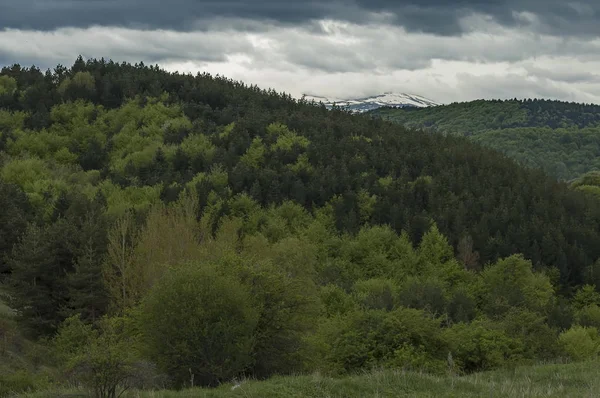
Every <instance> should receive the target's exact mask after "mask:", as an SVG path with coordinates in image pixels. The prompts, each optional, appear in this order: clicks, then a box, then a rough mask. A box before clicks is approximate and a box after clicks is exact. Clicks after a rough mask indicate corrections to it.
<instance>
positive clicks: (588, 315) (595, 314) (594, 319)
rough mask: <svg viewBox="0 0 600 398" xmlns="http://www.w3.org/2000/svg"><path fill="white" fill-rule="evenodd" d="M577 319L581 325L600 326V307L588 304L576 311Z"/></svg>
mask: <svg viewBox="0 0 600 398" xmlns="http://www.w3.org/2000/svg"><path fill="white" fill-rule="evenodd" d="M575 320H576V321H577V324H579V325H580V326H589V327H595V328H600V307H599V306H597V305H596V304H592V305H588V306H586V307H583V308H582V309H580V310H578V311H576V312H575Z"/></svg>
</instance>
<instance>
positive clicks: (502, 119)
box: [371, 99, 600, 180]
mask: <svg viewBox="0 0 600 398" xmlns="http://www.w3.org/2000/svg"><path fill="white" fill-rule="evenodd" d="M371 114H373V115H376V116H378V117H381V118H383V119H386V120H391V121H394V122H397V123H400V124H403V125H405V126H406V127H409V128H414V129H425V130H429V131H436V132H441V133H448V134H457V135H464V136H467V137H469V138H471V139H472V140H474V141H476V142H478V143H481V144H483V145H485V146H488V147H491V148H494V149H497V150H499V151H501V152H503V153H505V154H507V155H508V156H509V157H511V158H513V159H516V160H517V161H519V162H520V163H521V164H524V165H526V166H528V167H531V168H539V169H543V170H544V171H546V172H547V173H549V174H550V175H552V176H555V177H557V178H559V179H562V180H572V179H574V178H577V177H580V176H582V175H583V174H585V173H587V172H589V171H592V170H600V106H599V105H593V104H579V103H570V102H561V101H552V100H537V99H534V100H532V99H528V100H516V99H515V100H506V101H502V100H478V101H472V102H465V103H453V104H450V105H443V106H437V107H432V108H424V109H390V108H381V109H378V110H375V111H373V112H372V113H371Z"/></svg>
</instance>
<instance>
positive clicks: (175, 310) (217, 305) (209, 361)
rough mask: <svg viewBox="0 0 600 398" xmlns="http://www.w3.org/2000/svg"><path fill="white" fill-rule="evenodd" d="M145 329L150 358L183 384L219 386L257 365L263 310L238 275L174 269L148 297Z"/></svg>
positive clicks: (143, 313) (143, 316) (197, 266)
mask: <svg viewBox="0 0 600 398" xmlns="http://www.w3.org/2000/svg"><path fill="white" fill-rule="evenodd" d="M139 314H140V315H139V319H140V328H141V332H142V335H143V339H144V345H145V348H146V350H147V353H148V355H149V356H150V358H151V359H152V360H154V361H155V362H156V363H157V365H158V366H159V368H160V369H161V370H163V371H164V372H166V373H167V374H168V375H169V376H170V377H171V378H172V380H173V381H174V382H175V384H176V385H177V386H183V385H185V384H186V383H187V382H188V381H190V383H194V382H195V383H196V384H198V385H206V386H213V385H217V384H218V383H220V382H222V381H225V380H230V379H231V378H233V377H234V376H237V375H239V374H240V373H242V372H244V371H245V370H247V369H248V368H249V367H250V366H251V365H252V364H253V357H252V349H253V347H254V343H255V337H256V336H255V335H254V331H255V329H256V326H257V323H258V315H259V314H258V312H257V311H256V309H255V308H254V306H253V297H252V296H251V294H250V292H249V291H248V289H247V288H246V287H245V286H244V285H243V284H242V283H241V282H239V281H238V280H237V279H236V278H235V277H231V276H229V277H228V276H224V275H222V274H220V273H219V272H217V270H216V269H215V268H213V267H208V266H202V265H200V264H189V265H188V266H186V267H182V268H180V269H177V270H171V271H170V272H169V273H167V274H166V275H165V276H164V277H163V279H161V280H160V281H159V282H158V283H157V284H156V285H155V286H154V287H153V289H152V290H151V291H150V292H149V294H148V296H147V297H146V298H145V299H144V301H143V303H142V306H141V311H140V312H139Z"/></svg>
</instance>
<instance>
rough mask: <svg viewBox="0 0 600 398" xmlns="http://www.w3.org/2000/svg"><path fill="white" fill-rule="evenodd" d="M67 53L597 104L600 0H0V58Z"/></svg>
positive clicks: (263, 75) (361, 86)
mask: <svg viewBox="0 0 600 398" xmlns="http://www.w3.org/2000/svg"><path fill="white" fill-rule="evenodd" d="M79 54H81V55H83V56H84V57H85V58H90V57H92V58H101V57H104V58H106V59H113V60H115V61H129V62H139V61H144V62H145V63H152V64H155V63H157V64H159V65H160V66H161V67H163V68H165V69H167V70H172V71H175V70H178V71H180V72H193V73H196V72H198V71H200V72H203V71H207V72H209V73H212V74H220V75H225V76H227V77H230V78H233V79H236V80H242V81H244V82H247V83H249V84H258V85H259V86H261V87H263V88H269V87H270V88H274V89H276V90H279V91H286V92H289V93H290V94H292V95H294V96H300V95H302V94H303V93H307V94H312V95H322V96H329V97H338V98H347V97H359V96H366V95H372V94H379V93H382V92H388V91H395V92H406V93H411V94H419V95H422V96H424V97H427V98H430V99H432V100H435V101H438V102H443V103H448V102H453V101H468V100H473V99H478V98H490V99H491V98H502V99H505V98H513V97H517V98H527V97H537V98H553V99H560V100H567V101H578V102H595V103H600V1H598V0H582V1H573V2H570V1H562V0H454V1H451V0H340V1H317V0H293V1H285V0H169V1H166V0H164V1H163V0H144V1H142V0H0V65H9V64H13V63H19V64H21V65H24V66H31V65H32V64H35V65H36V66H39V67H41V68H44V69H45V68H48V67H53V66H56V65H57V64H59V63H60V64H63V65H65V66H70V65H71V64H72V63H73V61H74V60H75V58H76V57H77V56H78V55H79Z"/></svg>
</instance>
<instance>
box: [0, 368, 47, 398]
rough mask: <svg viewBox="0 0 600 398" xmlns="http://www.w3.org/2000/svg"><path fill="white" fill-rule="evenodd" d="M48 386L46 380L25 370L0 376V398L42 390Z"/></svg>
mask: <svg viewBox="0 0 600 398" xmlns="http://www.w3.org/2000/svg"><path fill="white" fill-rule="evenodd" d="M49 384H50V383H49V381H48V379H47V378H45V377H43V376H38V375H35V374H32V373H29V372H27V371H25V370H18V371H15V372H12V373H7V374H0V397H9V396H12V395H13V394H20V393H25V392H32V391H36V390H42V389H45V388H47V387H48V386H49Z"/></svg>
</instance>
